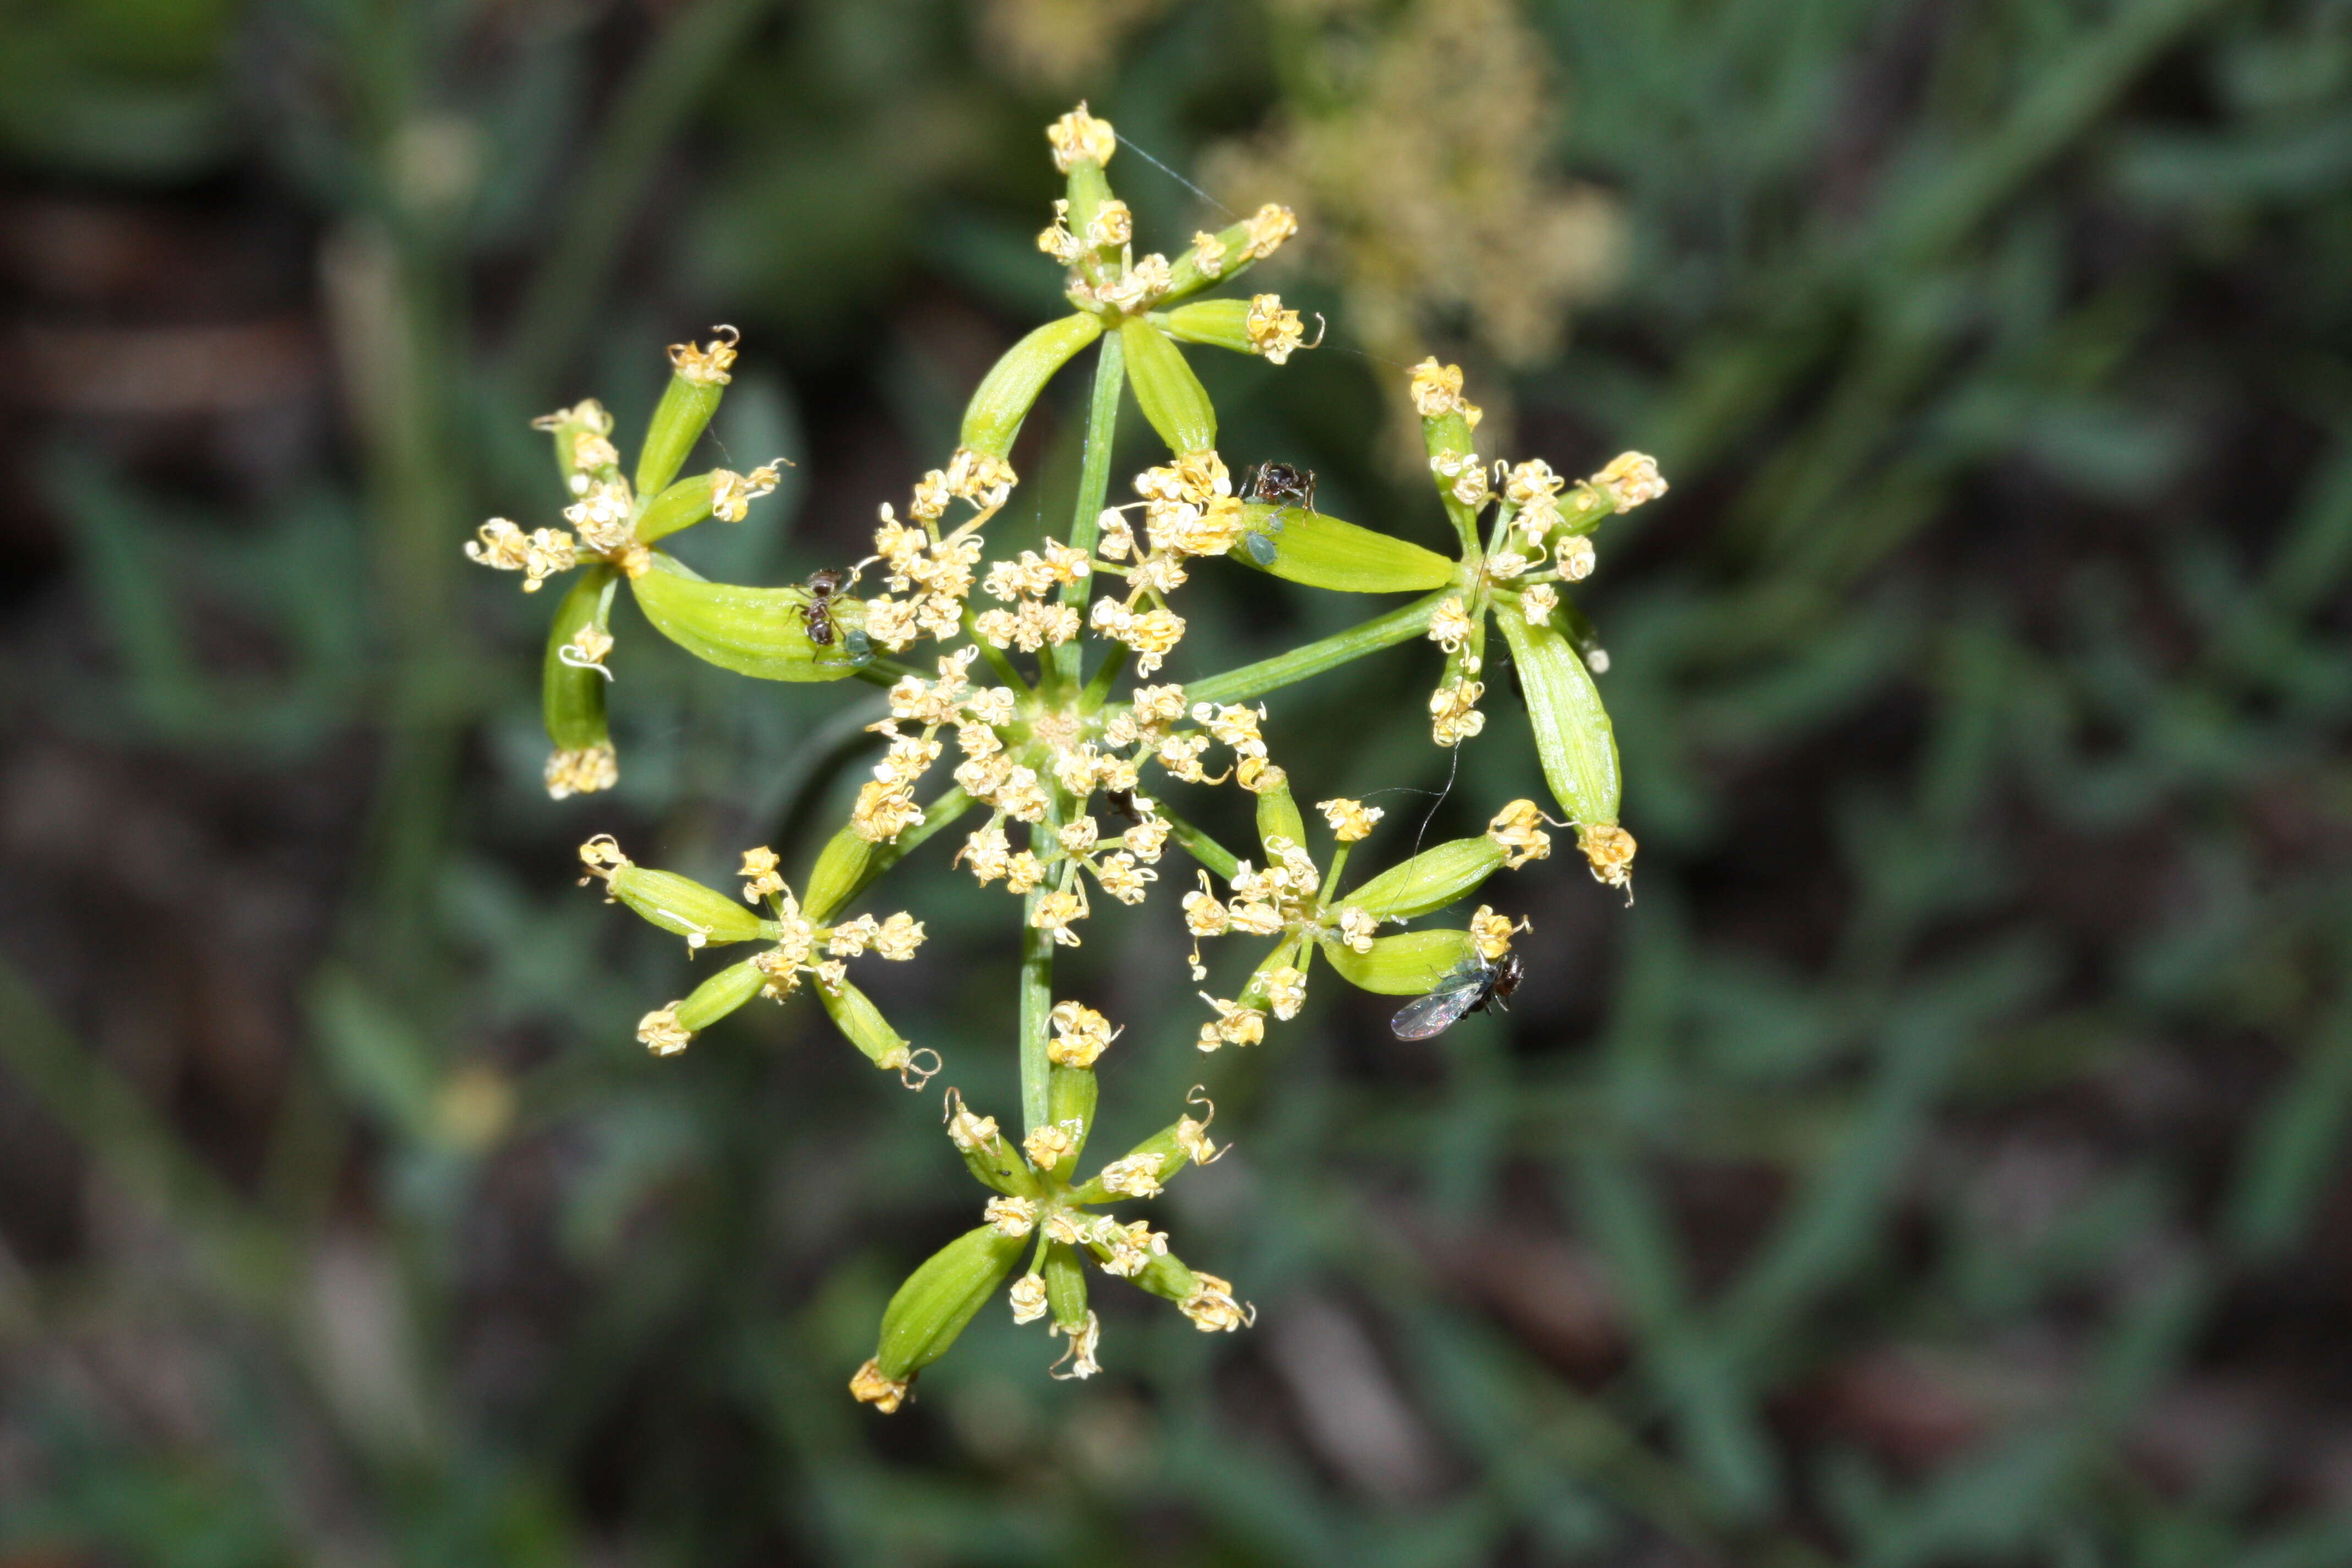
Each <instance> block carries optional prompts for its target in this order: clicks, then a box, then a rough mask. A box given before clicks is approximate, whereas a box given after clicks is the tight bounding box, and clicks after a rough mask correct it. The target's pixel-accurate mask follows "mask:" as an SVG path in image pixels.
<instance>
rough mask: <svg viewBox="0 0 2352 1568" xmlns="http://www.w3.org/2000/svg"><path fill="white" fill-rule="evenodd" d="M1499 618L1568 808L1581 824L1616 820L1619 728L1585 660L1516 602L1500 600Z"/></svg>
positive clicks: (1549, 768) (1547, 763)
mask: <svg viewBox="0 0 2352 1568" xmlns="http://www.w3.org/2000/svg"><path fill="white" fill-rule="evenodd" d="M1495 622H1496V625H1497V626H1501V627H1502V628H1503V637H1504V639H1505V640H1506V641H1507V642H1508V643H1509V644H1510V645H1511V657H1512V658H1513V659H1514V660H1516V661H1517V665H1518V669H1519V686H1520V689H1522V690H1523V691H1525V692H1526V693H1527V699H1528V722H1529V723H1530V724H1531V725H1533V726H1534V728H1535V735H1536V755H1537V756H1538V758H1540V759H1541V760H1542V763H1543V771H1544V778H1545V779H1546V780H1547V781H1548V782H1549V784H1551V792H1552V795H1554V796H1555V797H1556V798H1557V799H1558V800H1559V805H1560V809H1561V810H1562V811H1563V812H1565V813H1566V814H1567V816H1568V819H1569V820H1570V821H1571V822H1575V823H1579V824H1585V823H1592V824H1602V823H1613V822H1615V821H1616V820H1617V805H1618V797H1619V793H1620V788H1621V782H1620V779H1619V775H1618V770H1617V734H1616V730H1615V728H1614V726H1612V724H1611V723H1610V721H1609V710H1607V709H1606V708H1604V707H1602V706H1601V693H1600V692H1599V690H1597V689H1595V688H1594V687H1593V684H1592V677H1591V674H1590V673H1589V672H1588V671H1587V670H1586V669H1585V668H1584V661H1583V660H1582V659H1580V658H1577V656H1576V650H1575V649H1574V648H1573V647H1570V646H1569V642H1568V639H1567V638H1566V637H1562V636H1561V635H1560V634H1559V632H1557V631H1555V630H1553V629H1552V628H1551V627H1549V626H1541V625H1532V626H1531V625H1529V624H1528V621H1527V620H1526V619H1525V618H1524V617H1523V616H1520V615H1519V613H1518V612H1517V610H1514V609H1512V608H1510V607H1509V606H1508V605H1502V604H1499V603H1498V604H1497V605H1496V606H1495Z"/></svg>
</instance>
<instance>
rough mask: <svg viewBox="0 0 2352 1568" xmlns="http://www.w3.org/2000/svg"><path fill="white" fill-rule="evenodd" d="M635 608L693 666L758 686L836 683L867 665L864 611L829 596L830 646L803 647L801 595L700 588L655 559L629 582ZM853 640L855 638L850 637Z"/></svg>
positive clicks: (696, 579) (681, 569)
mask: <svg viewBox="0 0 2352 1568" xmlns="http://www.w3.org/2000/svg"><path fill="white" fill-rule="evenodd" d="M629 587H630V589H631V591H632V592H634V593H635V595H636V598H637V607H638V608H639V609H641V610H643V611H645V613H646V619H647V620H649V621H651V622H652V623H653V624H654V628H655V629H656V631H658V632H660V633H661V634H662V636H664V637H667V638H669V640H670V641H672V642H674V643H676V644H677V646H678V647H682V648H684V649H686V651H687V652H688V653H690V654H692V655H694V657H695V658H698V659H701V660H703V661H705V662H706V663H709V664H715V665H717V666H719V668H721V669H731V670H734V671H735V672H737V673H738V674H740V675H749V676H752V677H755V678H756V679H761V680H838V679H841V678H842V677H843V676H845V675H847V674H849V673H851V672H852V671H854V670H856V668H858V667H859V666H860V665H863V664H866V663H867V662H869V661H870V659H871V655H867V654H852V653H850V652H849V651H848V650H849V647H850V646H851V645H852V644H853V642H855V643H858V644H860V645H862V642H863V638H864V636H865V634H864V631H863V630H862V627H863V626H864V624H865V620H866V606H865V605H863V604H862V603H860V602H859V601H857V600H856V599H852V598H848V597H846V596H845V595H839V594H836V595H834V596H833V598H832V599H831V600H830V601H829V611H830V615H831V617H832V622H833V627H834V641H833V643H832V644H831V646H829V647H819V646H818V645H817V644H815V643H814V642H812V641H811V640H810V639H809V628H808V617H807V616H806V614H805V611H806V610H807V607H808V604H809V592H808V590H807V589H805V588H739V587H735V586H732V585H730V584H725V583H710V582H706V581H704V580H703V579H702V578H701V577H700V576H699V575H698V574H696V573H694V572H693V571H691V570H689V569H688V567H687V566H686V565H685V564H683V563H680V562H677V561H675V560H673V559H671V558H670V557H669V556H667V555H664V554H661V553H659V552H656V553H655V555H654V559H653V567H652V569H651V570H650V571H648V572H646V574H644V575H643V576H641V577H633V578H631V579H630V580H629ZM853 634H854V636H853Z"/></svg>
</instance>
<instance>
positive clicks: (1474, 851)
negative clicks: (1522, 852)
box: [1332, 835, 1505, 920]
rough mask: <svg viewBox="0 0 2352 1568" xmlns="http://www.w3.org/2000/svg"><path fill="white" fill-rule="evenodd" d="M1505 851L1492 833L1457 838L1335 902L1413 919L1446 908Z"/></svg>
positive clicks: (1491, 870)
mask: <svg viewBox="0 0 2352 1568" xmlns="http://www.w3.org/2000/svg"><path fill="white" fill-rule="evenodd" d="M1504 858H1505V850H1504V848H1503V847H1502V846H1501V845H1500V844H1497V843H1496V842H1495V841H1494V840H1493V839H1492V838H1488V837H1485V836H1483V835H1482V836H1480V837H1476V838H1456V839H1453V840H1451V841H1450V842H1447V843H1444V844H1440V845H1438V846H1437V847H1434V848H1431V849H1424V850H1423V851H1422V852H1421V853H1420V854H1418V855H1416V856H1414V857H1413V858H1412V859H1410V860H1406V861H1402V862H1401V863H1399V864H1397V865H1394V866H1391V867H1390V868H1388V869H1387V870H1385V871H1383V872H1381V874H1380V875H1379V876H1377V877H1374V878H1373V879H1371V880H1370V881H1369V882H1366V883H1365V884H1364V885H1363V886H1362V887H1360V888H1358V889H1356V890H1355V891H1354V892H1352V893H1349V895H1348V896H1347V897H1346V898H1344V899H1334V900H1332V902H1334V903H1335V904H1346V905H1352V906H1354V907H1355V908H1357V909H1360V910H1363V911H1364V912H1365V913H1366V914H1370V915H1378V916H1379V917H1381V919H1383V920H1388V919H1397V920H1411V919H1412V918H1413V917H1414V916H1416V915H1425V914H1429V913H1432V912H1433V911H1434V910H1442V909H1444V907H1445V906H1446V905H1448V904H1450V903H1452V902H1453V901H1454V900H1456V899H1458V898H1460V897H1462V896H1463V895H1464V894H1465V893H1467V892H1468V891H1470V889H1473V888H1475V887H1476V886H1477V885H1478V884H1479V883H1481V882H1483V881H1485V880H1486V879H1487V877H1489V876H1490V875H1492V874H1493V873H1494V872H1495V871H1496V869H1498V868H1500V867H1501V866H1502V864H1503V860H1504Z"/></svg>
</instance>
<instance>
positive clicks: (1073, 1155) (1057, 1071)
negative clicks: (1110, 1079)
mask: <svg viewBox="0 0 2352 1568" xmlns="http://www.w3.org/2000/svg"><path fill="white" fill-rule="evenodd" d="M1100 1087H1101V1086H1100V1085H1098V1084H1097V1083H1096V1082H1095V1069H1094V1068H1066V1067H1062V1066H1060V1065H1058V1064H1056V1065H1055V1066H1054V1067H1052V1068H1047V1069H1046V1076H1045V1120H1046V1121H1051V1122H1052V1123H1053V1124H1054V1125H1055V1126H1056V1127H1059V1128H1061V1129H1063V1130H1064V1131H1066V1132H1068V1133H1069V1135H1070V1152H1068V1153H1067V1154H1065V1155H1063V1156H1062V1158H1061V1159H1059V1160H1057V1161H1055V1163H1054V1170H1055V1172H1056V1173H1059V1174H1061V1175H1062V1176H1064V1177H1067V1176H1068V1175H1069V1173H1071V1171H1072V1170H1073V1169H1075V1168H1076V1165H1077V1163H1078V1156H1079V1155H1081V1154H1083V1153H1085V1152H1086V1151H1087V1134H1088V1133H1090V1132H1092V1131H1094V1130H1095V1097H1096V1095H1097V1093H1098V1092H1099V1090H1100Z"/></svg>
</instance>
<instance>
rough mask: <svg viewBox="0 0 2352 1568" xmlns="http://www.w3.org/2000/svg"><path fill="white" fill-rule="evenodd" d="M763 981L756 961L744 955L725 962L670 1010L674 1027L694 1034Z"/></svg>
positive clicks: (756, 991)
mask: <svg viewBox="0 0 2352 1568" xmlns="http://www.w3.org/2000/svg"><path fill="white" fill-rule="evenodd" d="M767 983H768V977H767V975H765V974H764V973H761V970H760V966H759V963H758V962H757V961H756V960H753V959H749V958H747V959H745V960H743V961H742V962H741V963H730V964H729V965H728V966H727V967H726V968H724V969H722V970H720V971H719V973H716V974H714V975H712V976H711V977H710V978H709V979H708V980H706V981H704V982H703V983H702V984H699V985H698V986H696V987H695V988H694V990H693V992H692V994H689V995H688V997H687V999H686V1000H685V1001H683V1002H680V1003H679V1004H678V1005H677V1006H676V1007H674V1008H672V1009H671V1012H672V1014H673V1015H675V1016H676V1017H677V1024H678V1027H680V1028H682V1029H684V1030H685V1031H686V1032H687V1033H688V1034H689V1035H698V1034H700V1033H702V1031H703V1030H705V1029H707V1028H709V1027H710V1026H711V1025H713V1024H716V1023H717V1022H719V1019H721V1018H724V1017H725V1016H727V1015H728V1014H730V1013H732V1012H733V1011H735V1009H736V1008H738V1007H740V1006H741V1005H743V1004H744V1003H746V1002H749V1001H750V1000H751V998H752V997H754V996H757V995H758V994H760V987H761V986H762V985H765V984H767Z"/></svg>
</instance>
